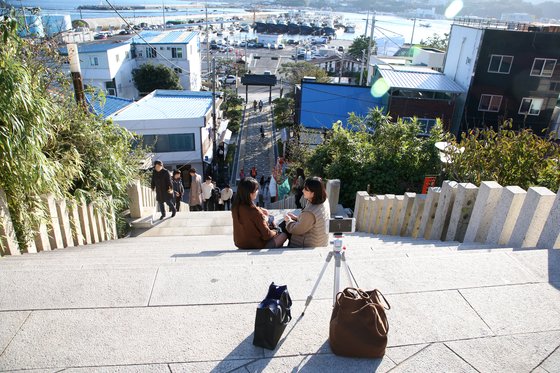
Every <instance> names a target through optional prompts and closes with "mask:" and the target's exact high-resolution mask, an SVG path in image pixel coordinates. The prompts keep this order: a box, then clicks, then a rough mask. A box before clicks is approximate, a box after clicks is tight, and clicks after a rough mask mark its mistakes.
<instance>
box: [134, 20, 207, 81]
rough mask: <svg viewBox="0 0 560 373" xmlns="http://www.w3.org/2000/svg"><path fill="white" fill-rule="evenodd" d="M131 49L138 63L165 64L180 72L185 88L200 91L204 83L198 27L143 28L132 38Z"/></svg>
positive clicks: (180, 78) (138, 64) (180, 79)
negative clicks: (196, 29)
mask: <svg viewBox="0 0 560 373" xmlns="http://www.w3.org/2000/svg"><path fill="white" fill-rule="evenodd" d="M131 52H132V55H133V56H134V58H135V60H136V64H137V66H141V65H143V64H145V63H152V64H154V65H158V64H163V65H165V66H168V67H170V68H172V69H173V70H174V71H175V72H176V73H177V74H178V75H179V81H180V83H181V86H182V87H183V89H185V90H189V91H198V90H200V87H201V84H202V78H201V60H200V40H199V34H198V32H196V31H184V30H177V31H144V32H142V33H141V34H140V36H135V37H134V38H132V44H131Z"/></svg>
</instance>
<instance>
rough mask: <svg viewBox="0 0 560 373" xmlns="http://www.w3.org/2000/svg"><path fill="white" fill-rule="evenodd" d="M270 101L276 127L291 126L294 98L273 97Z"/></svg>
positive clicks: (292, 123) (292, 122)
mask: <svg viewBox="0 0 560 373" xmlns="http://www.w3.org/2000/svg"><path fill="white" fill-rule="evenodd" d="M272 103H273V104H274V106H273V107H274V109H273V111H272V113H273V115H274V124H275V125H276V127H277V128H286V127H292V126H293V125H294V99H293V98H292V97H289V96H285V97H282V98H275V99H274V100H273V101H272Z"/></svg>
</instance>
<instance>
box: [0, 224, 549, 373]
mask: <svg viewBox="0 0 560 373" xmlns="http://www.w3.org/2000/svg"><path fill="white" fill-rule="evenodd" d="M192 215H194V216H196V214H192ZM199 218H201V219H202V215H200V216H199ZM173 219H175V218H173ZM220 219H221V217H218V216H216V221H220ZM170 221H171V220H170ZM185 221H187V220H185ZM175 222H177V224H179V222H181V219H177V220H175ZM169 224H170V223H169ZM194 224H195V223H194V220H193V221H190V220H189V224H186V227H185V228H188V226H189V225H190V227H191V228H193V229H194ZM164 225H165V222H164V223H162V224H161V226H160V227H159V228H158V229H179V228H176V227H166V226H164ZM181 229H182V228H181ZM344 242H345V244H346V246H347V247H348V251H347V261H348V263H349V264H350V267H351V269H352V271H353V273H354V276H355V277H356V279H357V281H358V282H359V285H360V286H361V287H363V288H366V289H373V288H379V289H380V290H381V291H382V292H383V293H384V294H385V296H386V297H387V299H388V301H389V302H390V303H391V306H392V309H391V310H390V311H388V317H389V322H390V333H389V347H388V349H387V354H386V356H385V357H384V358H383V359H376V360H372V359H349V358H341V357H337V356H335V355H333V354H332V353H331V351H330V349H329V344H328V330H329V327H328V326H329V319H330V313H331V305H332V298H331V296H332V279H333V267H334V265H333V264H332V263H331V264H329V267H328V269H327V272H326V273H325V276H324V278H323V280H322V282H321V283H320V286H319V288H318V290H317V293H316V294H315V299H314V300H313V301H312V302H311V304H310V306H309V308H308V310H307V312H306V314H305V316H304V317H302V318H298V317H299V315H300V314H301V311H302V310H303V307H304V302H305V299H306V297H307V295H308V294H309V292H310V290H311V289H312V287H313V284H314V283H315V280H316V279H317V276H318V274H319V272H320V269H321V268H322V266H323V263H324V261H325V257H326V256H327V254H328V252H329V251H330V249H329V248H315V249H274V250H261V251H241V250H236V249H235V248H234V245H233V242H232V237H231V235H230V234H225V235H213V236H195V235H182V236H166V237H148V236H146V235H144V236H139V237H133V238H127V239H121V240H118V241H112V242H105V243H100V244H96V245H90V246H85V247H78V248H69V249H63V250H56V251H53V252H45V253H39V254H36V255H23V256H20V257H5V258H2V259H0V371H6V370H16V369H36V370H37V371H40V372H58V371H62V370H64V369H68V370H67V371H72V372H90V371H93V370H96V371H103V372H114V371H119V372H170V371H171V372H208V371H216V372H230V371H236V372H260V371H266V372H290V371H300V370H301V371H308V372H338V371H345V372H371V371H377V372H386V371H392V372H531V371H534V372H540V373H546V372H550V373H551V372H559V371H560V348H559V346H560V251H558V250H513V249H508V248H492V247H487V246H480V245H478V246H475V245H471V246H469V245H460V244H457V243H455V244H454V243H442V242H435V241H420V240H411V239H402V238H400V237H390V236H376V235H367V234H353V235H349V236H347V237H346V238H345V241H344ZM272 281H274V282H276V283H286V284H288V286H289V290H290V293H291V295H292V298H293V300H294V305H293V311H292V314H293V316H294V319H293V320H292V321H291V323H290V324H289V326H288V328H287V329H286V331H285V333H284V336H283V340H281V343H280V345H279V346H278V347H277V349H276V350H274V351H268V350H263V349H262V348H258V347H255V346H253V345H252V331H253V323H254V317H255V307H256V305H257V303H258V302H259V301H260V300H261V298H263V297H264V295H265V293H266V290H267V288H268V285H269V284H270V282H272ZM342 283H343V284H346V283H347V281H346V279H345V278H344V277H343V281H342Z"/></svg>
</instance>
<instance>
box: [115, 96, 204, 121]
mask: <svg viewBox="0 0 560 373" xmlns="http://www.w3.org/2000/svg"><path fill="white" fill-rule="evenodd" d="M211 108H212V92H195V91H172V90H156V91H154V92H152V93H150V94H149V95H148V96H146V97H144V98H142V99H141V100H139V101H136V102H134V103H133V104H131V105H129V106H128V107H126V108H125V109H123V110H121V111H119V112H117V113H115V114H114V115H112V116H111V117H112V118H113V119H115V120H116V121H124V120H154V119H155V120H158V119H160V120H161V119H185V118H200V117H202V116H204V115H206V113H208V111H209V110H210V109H211Z"/></svg>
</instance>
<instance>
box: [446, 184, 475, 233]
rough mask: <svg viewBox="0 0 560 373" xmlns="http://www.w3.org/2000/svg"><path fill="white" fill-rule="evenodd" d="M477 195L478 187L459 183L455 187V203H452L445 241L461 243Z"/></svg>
mask: <svg viewBox="0 0 560 373" xmlns="http://www.w3.org/2000/svg"><path fill="white" fill-rule="evenodd" d="M477 193H478V187H477V186H476V185H473V184H471V183H459V185H458V186H457V194H456V195H455V203H453V210H452V211H451V218H450V219H449V227H448V228H447V234H446V235H445V240H446V241H459V242H463V238H465V232H466V231H467V226H468V225H469V220H470V219H471V213H472V209H473V207H474V202H475V200H476V194H477Z"/></svg>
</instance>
